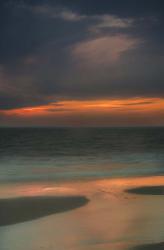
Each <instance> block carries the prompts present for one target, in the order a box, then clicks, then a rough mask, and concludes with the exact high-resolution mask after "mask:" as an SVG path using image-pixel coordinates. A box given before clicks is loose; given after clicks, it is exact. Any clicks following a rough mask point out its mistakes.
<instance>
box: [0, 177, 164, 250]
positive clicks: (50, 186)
mask: <svg viewBox="0 0 164 250" xmlns="http://www.w3.org/2000/svg"><path fill="white" fill-rule="evenodd" d="M163 186H164V176H156V177H153V176H152V177H136V178H119V179H104V180H90V181H77V182H65V183H52V182H49V183H26V184H25V183H24V184H21V183H20V184H13V185H6V186H5V185H1V188H0V197H1V200H0V209H1V211H2V208H3V213H1V211H0V225H1V226H0V249H1V250H22V249H23V250H40V249H43V250H45V249H46V250H52V249H60V250H65V249H67V250H102V249H103V250H108V249H112V250H128V249H129V250H130V249H131V250H132V249H133V250H152V249H153V250H161V249H164V244H163V243H160V242H163V240H164V233H163V232H164V231H163V229H164V199H163V193H162V190H163ZM145 190H146V191H145ZM155 194H156V195H155ZM161 194H162V195H161ZM20 196H21V197H22V198H18V197H20ZM88 201H89V202H88ZM75 208H78V209H75ZM70 210H71V211H70ZM67 211H70V212H69V213H68V212H67ZM61 212H64V213H61ZM3 214H6V215H5V216H4V215H3ZM48 215H51V216H48ZM34 219H35V220H34ZM19 222H24V223H19ZM12 224H13V225H12ZM3 225H5V226H3ZM154 243H156V244H154ZM26 246H27V247H26Z"/></svg>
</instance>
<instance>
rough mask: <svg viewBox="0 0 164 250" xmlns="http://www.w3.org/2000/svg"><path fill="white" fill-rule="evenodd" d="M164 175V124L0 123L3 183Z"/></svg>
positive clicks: (0, 157)
mask: <svg viewBox="0 0 164 250" xmlns="http://www.w3.org/2000/svg"><path fill="white" fill-rule="evenodd" d="M163 174H164V128H162V127H142V128H141V127H135V128H0V182H1V183H8V182H9V183H10V182H32V181H35V182H40V181H41V182H43V181H63V180H64V181H65V180H83V179H93V178H106V177H107V178H108V177H110V178H114V177H127V176H149V175H163Z"/></svg>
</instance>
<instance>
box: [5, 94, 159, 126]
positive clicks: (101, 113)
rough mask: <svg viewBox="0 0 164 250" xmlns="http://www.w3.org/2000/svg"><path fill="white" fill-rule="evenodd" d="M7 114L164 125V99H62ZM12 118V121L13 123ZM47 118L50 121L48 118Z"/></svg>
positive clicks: (57, 121)
mask: <svg viewBox="0 0 164 250" xmlns="http://www.w3.org/2000/svg"><path fill="white" fill-rule="evenodd" d="M1 113H3V115H4V116H7V117H8V118H10V117H11V118H12V119H14V118H16V119H17V120H21V119H22V120H24V121H25V122H27V123H29V124H36V125H37V123H40V122H42V121H45V123H44V122H43V124H46V125H49V124H53V125H63V126H64V125H78V126H79V125H92V124H93V125H98V126H99V125H103V126H104V125H131V124H132V125H135V124H136V125H140V124H141V125H142V124H143V125H145V124H147V122H148V124H150V125H163V124H164V99H160V98H132V99H111V100H83V101H80V100H63V101H60V102H57V103H51V104H48V105H45V106H37V107H26V108H19V109H13V110H6V111H2V112H1ZM12 119H11V123H12ZM46 121H47V122H46Z"/></svg>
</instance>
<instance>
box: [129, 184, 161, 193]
mask: <svg viewBox="0 0 164 250" xmlns="http://www.w3.org/2000/svg"><path fill="white" fill-rule="evenodd" d="M126 191H127V192H128V193H131V194H140V195H164V186H149V187H138V188H133V189H128V190H126Z"/></svg>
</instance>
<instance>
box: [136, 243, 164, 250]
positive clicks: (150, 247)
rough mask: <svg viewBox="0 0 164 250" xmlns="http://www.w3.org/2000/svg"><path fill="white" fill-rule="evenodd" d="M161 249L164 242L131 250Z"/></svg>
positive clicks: (163, 247)
mask: <svg viewBox="0 0 164 250" xmlns="http://www.w3.org/2000/svg"><path fill="white" fill-rule="evenodd" d="M163 249H164V242H163V243H157V244H147V245H143V246H139V247H134V248H133V249H132V250H163Z"/></svg>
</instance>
